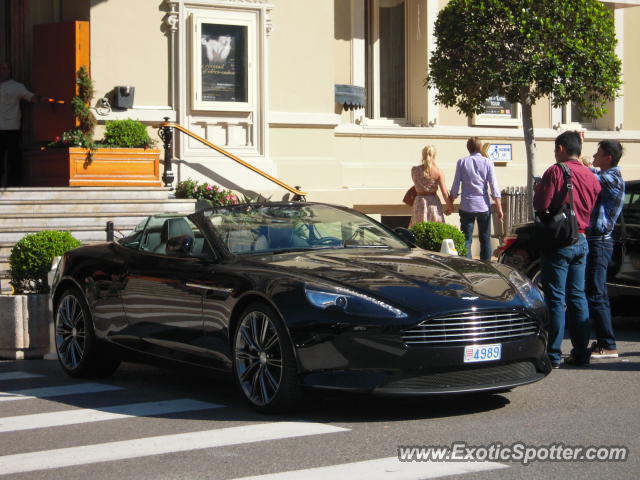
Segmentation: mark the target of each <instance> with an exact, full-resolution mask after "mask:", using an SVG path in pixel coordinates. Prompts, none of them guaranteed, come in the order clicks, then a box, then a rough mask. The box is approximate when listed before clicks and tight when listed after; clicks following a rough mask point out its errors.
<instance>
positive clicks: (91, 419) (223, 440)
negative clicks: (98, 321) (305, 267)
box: [0, 319, 640, 480]
mask: <svg viewBox="0 0 640 480" xmlns="http://www.w3.org/2000/svg"><path fill="white" fill-rule="evenodd" d="M616 325H617V333H618V337H619V343H618V347H619V350H620V352H621V356H620V358H617V359H608V360H598V361H595V360H594V361H593V362H592V365H591V366H590V367H589V368H561V369H560V370H554V371H553V372H552V373H551V374H550V375H549V376H548V377H547V378H546V379H544V380H543V381H541V382H538V383H536V384H533V385H528V386H524V387H520V388H517V389H514V390H513V391H512V392H508V393H504V394H500V395H489V396H487V395H467V396H458V397H451V396H449V397H440V398H435V399H430V400H424V399H422V400H417V399H414V400H403V399H379V398H374V397H370V396H346V395H326V394H325V395H322V396H321V395H314V396H313V397H312V398H310V400H309V402H308V403H306V404H305V405H304V407H303V408H302V409H301V410H300V411H299V412H296V413H295V414H292V415H290V416H279V417H274V416H265V415H260V414H257V413H254V412H253V411H252V410H251V409H250V408H249V407H247V406H246V405H245V404H244V403H243V402H242V401H241V399H240V397H239V395H238V394H237V393H236V391H235V389H234V386H233V385H231V384H230V383H226V382H224V381H220V380H219V379H216V378H214V377H211V376H208V375H205V374H202V373H192V372H186V371H176V370H165V369H160V368H155V367H149V366H141V365H134V364H123V365H122V366H121V368H120V369H119V370H118V371H117V372H116V374H115V375H114V376H113V377H111V378H109V379H100V380H98V381H92V382H89V381H79V380H75V379H70V378H68V377H66V376H65V375H64V374H63V373H62V372H61V370H60V369H59V367H58V365H57V362H55V361H45V360H28V361H0V480H1V479H3V478H11V479H12V480H22V479H30V480H33V479H52V478H55V479H57V478H65V479H66V480H72V479H82V480H85V479H87V478H91V479H92V480H101V479H115V478H117V479H129V478H136V479H154V480H159V479H177V478H187V479H201V478H202V479H205V478H206V479H235V478H243V477H251V478H254V477H255V478H259V479H261V480H266V479H273V478H287V479H296V478H304V479H311V480H313V479H315V478H331V479H342V478H347V479H355V478H362V479H367V480H375V479H377V478H388V479H407V480H408V479H419V478H442V477H443V476H446V477H447V478H455V479H461V480H466V479H469V480H471V479H473V480H483V479H486V480H495V479H536V480H538V479H546V478H554V479H557V478H562V479H576V480H577V479H580V480H583V479H584V478H609V479H634V480H635V479H637V478H638V477H639V473H638V472H640V459H639V454H640V433H638V432H640V415H638V412H639V408H638V403H639V399H640V382H639V381H638V379H639V377H638V374H639V371H640V319H637V320H635V319H625V320H624V321H618V322H617V324H616ZM565 346H566V347H568V344H566V345H565ZM35 375H38V376H35ZM69 389H72V390H69ZM73 389H75V390H73ZM74 392H75V393H74ZM456 442H466V443H467V445H468V446H470V447H481V448H480V449H479V450H476V452H480V453H482V447H483V446H484V447H489V446H490V445H491V444H495V443H499V444H500V445H502V446H503V449H504V448H505V447H508V446H512V445H513V444H516V443H519V442H520V443H522V444H523V446H526V447H541V446H550V445H553V444H560V443H562V444H563V445H564V446H565V447H569V446H576V447H588V446H623V447H626V448H628V459H627V460H626V461H624V462H586V461H563V462H548V461H547V462H543V461H533V462H532V463H531V464H529V465H523V464H522V463H521V462H518V461H509V460H498V461H492V462H488V461H484V462H479V461H476V462H468V461H467V462H462V461H457V462H433V461H431V462H398V460H397V456H398V447H399V446H425V447H426V446H451V445H452V444H454V443H456ZM503 451H504V450H503ZM286 472H289V473H288V474H287V473H286ZM269 474H278V475H271V476H269Z"/></svg>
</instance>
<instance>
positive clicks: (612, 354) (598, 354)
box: [591, 347, 618, 358]
mask: <svg viewBox="0 0 640 480" xmlns="http://www.w3.org/2000/svg"><path fill="white" fill-rule="evenodd" d="M591 358H618V350H608V349H606V348H602V347H598V348H597V349H595V350H592V351H591Z"/></svg>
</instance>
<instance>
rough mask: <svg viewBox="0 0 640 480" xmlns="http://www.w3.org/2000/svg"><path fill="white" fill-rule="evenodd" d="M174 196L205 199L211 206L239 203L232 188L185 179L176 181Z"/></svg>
mask: <svg viewBox="0 0 640 480" xmlns="http://www.w3.org/2000/svg"><path fill="white" fill-rule="evenodd" d="M175 195H176V198H195V199H198V200H207V201H208V202H209V203H210V204H211V206H214V207H218V206H223V205H237V204H238V203H240V199H239V198H238V195H237V194H236V193H234V192H233V191H232V190H225V189H223V188H221V187H219V186H218V185H213V184H209V183H206V182H205V183H198V182H197V181H195V180H191V179H187V180H183V181H181V182H178V185H177V186H176V191H175Z"/></svg>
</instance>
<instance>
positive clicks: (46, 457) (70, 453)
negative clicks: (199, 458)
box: [0, 422, 348, 475]
mask: <svg viewBox="0 0 640 480" xmlns="http://www.w3.org/2000/svg"><path fill="white" fill-rule="evenodd" d="M345 431H348V429H346V428H340V427H334V426H331V425H325V424H322V423H305V422H278V423H264V424H257V425H256V424H254V425H244V426H241V427H229V428H220V429H217V430H206V431H203V432H190V433H178V434H175V435H162V436H157V437H149V438H140V439H135V440H124V441H119V442H108V443H102V444H96V445H83V446H77V447H70V448H60V449H56V450H44V451H40V452H29V453H19V454H15V455H5V456H1V457H0V475H10V474H16V473H22V472H33V471H37V470H48V469H51V468H62V467H69V466H72V465H86V464H91V463H98V462H109V461H113V460H122V459H125V458H138V457H147V456H150V455H161V454H166V453H176V452H186V451H191V450H201V449H205V448H215V447H223V446H228V445H239V444H244V443H252V442H262V441H266V440H277V439H283V438H292V437H304V436H308V435H320V434H324V433H336V432H345Z"/></svg>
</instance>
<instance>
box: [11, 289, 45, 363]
mask: <svg viewBox="0 0 640 480" xmlns="http://www.w3.org/2000/svg"><path fill="white" fill-rule="evenodd" d="M51 318H52V314H51V303H50V297H49V295H47V294H39V295H0V332H2V334H0V358H10V359H13V360H21V359H24V358H42V357H43V356H44V355H45V354H46V353H47V352H49V335H50V334H49V321H50V319H51Z"/></svg>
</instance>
